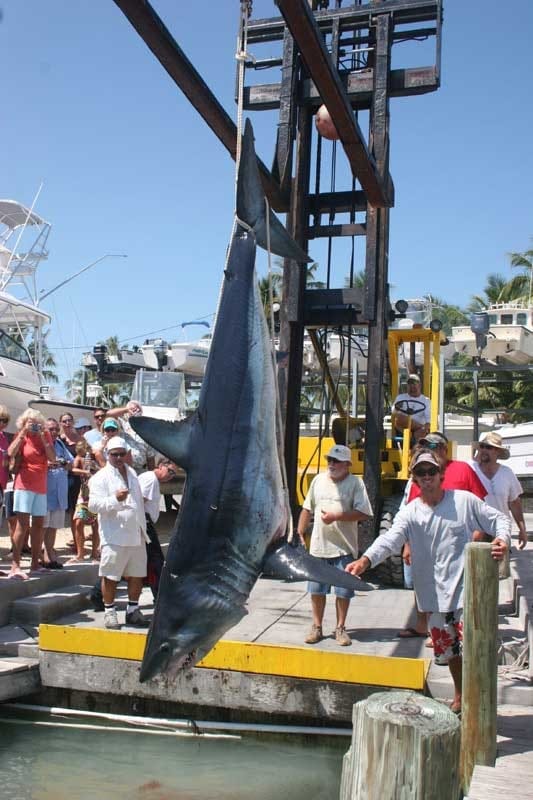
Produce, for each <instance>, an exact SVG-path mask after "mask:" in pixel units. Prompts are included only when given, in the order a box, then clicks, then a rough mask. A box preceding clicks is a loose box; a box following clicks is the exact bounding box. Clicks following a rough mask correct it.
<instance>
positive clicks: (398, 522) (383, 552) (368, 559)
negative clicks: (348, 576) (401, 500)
mask: <svg viewBox="0 0 533 800" xmlns="http://www.w3.org/2000/svg"><path fill="white" fill-rule="evenodd" d="M407 527H408V521H407V518H406V516H405V513H404V512H403V511H399V512H398V514H397V515H396V518H395V520H394V522H393V524H392V527H391V529H390V530H389V531H387V533H382V534H381V536H378V538H377V539H376V541H375V542H374V543H373V544H371V545H370V547H369V548H368V549H367V550H366V551H365V553H364V555H362V556H361V558H358V559H357V560H356V561H352V562H351V563H350V564H348V566H347V567H346V571H347V572H351V573H352V575H360V574H361V573H362V572H364V571H365V570H367V569H368V568H369V567H371V566H372V567H376V566H377V565H378V564H381V562H382V561H385V559H387V558H389V556H391V555H393V554H394V553H401V551H402V547H403V546H404V544H405V543H406V541H407ZM353 570H355V572H354V571H353Z"/></svg>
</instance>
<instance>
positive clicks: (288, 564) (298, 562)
mask: <svg viewBox="0 0 533 800" xmlns="http://www.w3.org/2000/svg"><path fill="white" fill-rule="evenodd" d="M263 572H266V573H268V574H269V575H273V576H274V577H276V578H280V579H281V580H285V581H291V582H292V581H304V580H308V581H315V582H316V583H327V584H329V585H330V586H341V587H342V588H343V589H353V590H354V591H357V592H368V591H371V590H372V589H373V588H374V587H373V586H371V585H370V584H369V583H365V581H362V580H361V579H360V578H356V577H355V576H354V575H350V573H349V572H343V570H341V569H337V567H333V566H331V565H330V564H326V563H325V561H324V560H323V559H321V558H315V556H312V555H310V554H309V553H308V552H307V550H306V549H305V547H302V546H301V545H297V546H294V545H292V544H288V543H287V542H284V543H282V544H281V545H279V546H278V547H276V549H275V550H273V551H272V552H270V553H269V554H268V555H267V557H266V559H265V562H264V565H263Z"/></svg>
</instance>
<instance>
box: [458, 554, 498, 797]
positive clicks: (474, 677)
mask: <svg viewBox="0 0 533 800" xmlns="http://www.w3.org/2000/svg"><path fill="white" fill-rule="evenodd" d="M497 652H498V565H497V562H496V561H495V560H494V559H493V558H492V555H491V545H490V544H486V543H481V542H479V543H472V544H469V545H467V548H466V551H465V594H464V633H463V701H462V709H463V711H462V721H461V781H462V785H463V790H464V793H465V794H468V788H469V786H470V781H471V779H472V773H473V771H474V766H475V765H476V764H481V765H483V766H487V767H492V766H494V763H495V761H496V697H497V694H496V689H497V677H498V669H497Z"/></svg>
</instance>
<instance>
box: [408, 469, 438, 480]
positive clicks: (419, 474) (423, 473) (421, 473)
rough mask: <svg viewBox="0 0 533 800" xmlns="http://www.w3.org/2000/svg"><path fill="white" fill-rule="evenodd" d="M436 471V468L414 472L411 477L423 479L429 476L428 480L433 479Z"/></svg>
mask: <svg viewBox="0 0 533 800" xmlns="http://www.w3.org/2000/svg"><path fill="white" fill-rule="evenodd" d="M438 471H439V468H438V467H428V468H427V469H416V470H414V472H413V475H414V476H415V477H417V478H425V477H426V476H427V475H429V477H430V478H433V477H434V476H435V475H436V474H437V472H438Z"/></svg>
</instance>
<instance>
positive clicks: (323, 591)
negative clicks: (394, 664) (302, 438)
mask: <svg viewBox="0 0 533 800" xmlns="http://www.w3.org/2000/svg"><path fill="white" fill-rule="evenodd" d="M326 460H327V462H328V467H327V471H326V472H325V473H324V472H323V473H320V474H319V475H316V476H315V477H314V478H313V481H312V483H311V486H310V487H309V492H308V493H307V497H306V498H305V501H304V504H303V508H302V511H301V513H300V518H299V520H298V529H297V530H298V536H299V537H300V541H301V542H302V544H305V539H304V536H305V531H306V529H307V527H308V525H309V522H310V520H311V516H313V517H314V519H313V531H312V534H311V545H310V553H311V555H313V556H316V557H317V558H322V559H324V560H325V561H326V562H327V563H328V564H331V565H333V566H335V567H337V568H338V569H344V567H345V566H346V564H347V563H349V562H350V561H351V560H352V558H353V557H355V556H356V555H357V553H358V549H359V548H358V542H357V522H358V520H363V519H368V518H369V517H371V516H372V507H371V506H370V502H369V500H368V497H367V494H366V489H365V485H364V483H363V481H362V480H361V478H358V477H357V476H356V475H351V474H350V466H351V463H352V454H351V450H350V448H349V447H345V446H344V445H342V444H336V445H334V446H333V447H332V448H331V449H330V451H329V452H328V454H327V456H326ZM330 589H331V587H330V585H329V584H325V583H316V582H314V581H310V582H309V583H308V587H307V591H308V592H309V593H310V595H311V608H312V612H313V626H312V628H311V631H310V633H309V634H308V636H307V637H306V639H305V641H306V642H307V644H316V643H317V642H319V641H320V640H321V639H322V638H323V634H322V620H323V618H324V611H325V608H326V595H327V594H329V592H330ZM353 596H354V593H353V591H352V590H350V589H343V588H341V587H339V586H336V587H335V610H336V619H337V624H336V628H335V641H336V642H337V644H340V645H342V646H346V645H351V643H352V640H351V639H350V637H349V636H348V634H347V633H346V616H347V614H348V608H349V605H350V600H351V598H352V597H353Z"/></svg>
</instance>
